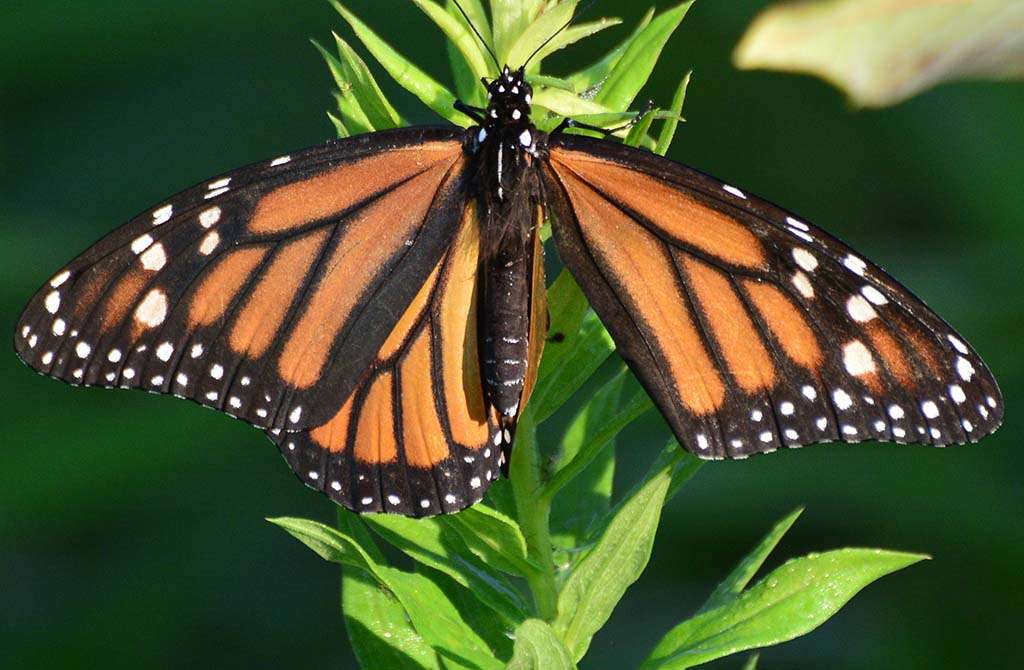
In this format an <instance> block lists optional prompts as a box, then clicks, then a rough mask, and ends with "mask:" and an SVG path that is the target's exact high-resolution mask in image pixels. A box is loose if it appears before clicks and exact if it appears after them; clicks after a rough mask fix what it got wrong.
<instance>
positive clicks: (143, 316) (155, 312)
mask: <svg viewBox="0 0 1024 670" xmlns="http://www.w3.org/2000/svg"><path fill="white" fill-rule="evenodd" d="M166 316H167V296H166V295H164V292H163V291H161V290H160V289H158V288H154V289H150V291H149V293H147V294H146V297H145V298H144V299H143V301H142V302H141V303H139V306H138V307H136V308H135V320H136V321H138V322H139V323H141V324H143V325H146V326H149V327H150V328H153V327H154V326H159V325H160V324H161V323H163V322H164V318H165V317H166Z"/></svg>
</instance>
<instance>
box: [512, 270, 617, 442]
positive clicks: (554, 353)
mask: <svg viewBox="0 0 1024 670" xmlns="http://www.w3.org/2000/svg"><path fill="white" fill-rule="evenodd" d="M589 308H590V306H589V304H588V303H587V299H586V297H585V296H584V295H583V291H582V290H581V289H580V287H579V284H577V283H576V280H575V279H574V278H573V276H572V274H571V273H570V272H569V271H568V270H562V272H561V273H559V275H558V277H557V278H556V279H555V281H554V282H553V283H552V284H551V286H549V287H548V313H549V314H550V315H551V323H550V324H549V326H548V341H547V342H546V343H545V345H544V356H543V357H542V358H541V361H540V371H539V372H538V374H537V386H536V388H535V390H534V392H533V396H532V397H531V398H530V409H531V411H532V412H533V416H534V417H535V418H536V421H537V422H541V421H544V419H546V418H547V417H548V416H550V415H551V413H552V412H554V411H555V409H557V408H558V407H561V406H562V404H563V403H564V402H565V401H566V400H567V399H568V398H569V396H570V395H572V393H573V392H575V390H576V389H577V388H579V385H580V384H582V381H578V378H579V377H580V376H582V374H581V371H580V370H579V369H578V366H579V363H580V362H581V361H583V362H586V363H588V367H589V371H588V372H587V373H586V376H585V377H584V380H585V379H586V378H587V377H589V376H590V375H591V374H593V371H594V370H596V369H597V368H598V366H600V365H601V363H603V362H604V360H605V359H606V358H607V357H608V355H609V354H610V353H611V351H612V349H613V348H614V346H615V345H614V344H613V343H612V341H611V336H610V335H607V336H600V337H595V335H594V329H595V328H596V327H597V326H598V325H600V321H598V322H597V324H596V325H595V324H594V323H592V322H591V323H589V324H588V327H587V329H586V332H583V330H581V324H582V323H583V319H584V317H585V316H586V315H587V311H588V310H589ZM602 330H603V327H602ZM595 341H597V344H596V346H594V345H595ZM585 345H591V350H590V351H588V352H581V346H585ZM601 351H605V352H606V353H605V354H604V356H603V357H602V356H601V353H600V352H601ZM596 358H599V359H600V360H594V359H596Z"/></svg>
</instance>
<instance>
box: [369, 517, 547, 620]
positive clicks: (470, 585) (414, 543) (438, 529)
mask: <svg viewBox="0 0 1024 670" xmlns="http://www.w3.org/2000/svg"><path fill="white" fill-rule="evenodd" d="M364 518H365V520H366V523H367V525H369V526H370V527H371V528H372V529H373V530H374V532H376V533H377V534H378V535H380V536H381V537H382V538H384V539H385V540H387V541H388V542H390V543H391V544H393V545H394V546H395V547H396V548H398V549H399V550H401V551H402V552H404V553H405V554H406V555H408V556H409V557H410V558H412V559H413V560H416V561H419V562H420V563H423V564H424V565H426V566H428V567H431V568H434V569H435V570H439V571H440V572H443V573H445V574H446V575H448V576H449V577H451V578H452V579H454V580H455V581H456V582H458V583H459V584H461V585H462V586H464V587H466V588H467V589H470V590H471V591H472V592H473V594H474V595H475V596H476V597H477V598H479V599H480V601H481V602H483V603H484V604H485V605H487V606H488V607H490V608H491V609H492V610H494V611H495V612H497V613H498V614H499V615H500V616H501V617H502V618H503V619H505V620H506V621H508V622H510V623H511V624H513V625H516V624H518V623H519V622H520V621H522V620H523V619H525V618H526V614H525V611H526V609H527V605H526V603H525V602H524V600H523V598H522V596H520V594H519V592H518V591H517V590H516V587H515V585H513V584H512V582H510V581H509V580H508V579H506V578H505V577H504V576H503V575H502V574H501V573H499V572H494V571H490V570H488V569H487V565H486V564H484V563H483V562H482V561H480V559H478V558H477V557H476V556H474V555H473V553H472V552H471V551H470V550H469V548H468V547H466V544H465V543H464V542H463V541H462V538H460V537H459V535H458V534H457V533H456V532H455V531H453V530H451V529H449V528H447V527H446V526H444V525H442V523H441V522H440V521H439V520H438V519H436V518H432V519H410V518H407V517H401V516H394V515H390V514H374V515H368V516H366V517H364Z"/></svg>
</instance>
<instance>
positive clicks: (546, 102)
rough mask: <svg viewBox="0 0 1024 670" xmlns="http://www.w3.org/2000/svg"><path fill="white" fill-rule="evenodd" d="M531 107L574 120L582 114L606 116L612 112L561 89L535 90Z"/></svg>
mask: <svg viewBox="0 0 1024 670" xmlns="http://www.w3.org/2000/svg"><path fill="white" fill-rule="evenodd" d="M533 106H534V107H541V108H543V109H546V110H550V111H551V112H553V113H554V114H557V115H558V116H568V117H571V118H574V119H575V118H576V117H579V116H582V115H584V114H607V113H609V112H611V111H613V110H612V109H610V108H609V107H607V106H605V105H603V104H601V103H599V102H595V101H593V100H585V99H583V98H581V97H579V96H578V95H576V94H574V93H570V92H569V91H566V90H565V89H561V88H540V89H537V90H536V91H534V93H533Z"/></svg>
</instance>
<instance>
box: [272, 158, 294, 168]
mask: <svg viewBox="0 0 1024 670" xmlns="http://www.w3.org/2000/svg"><path fill="white" fill-rule="evenodd" d="M291 159H292V157H291V156H280V157H278V158H275V159H274V160H272V161H270V167H274V166H276V165H284V164H285V163H287V162H289V161H291Z"/></svg>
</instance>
